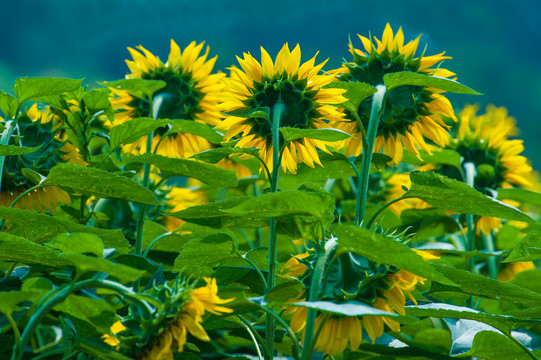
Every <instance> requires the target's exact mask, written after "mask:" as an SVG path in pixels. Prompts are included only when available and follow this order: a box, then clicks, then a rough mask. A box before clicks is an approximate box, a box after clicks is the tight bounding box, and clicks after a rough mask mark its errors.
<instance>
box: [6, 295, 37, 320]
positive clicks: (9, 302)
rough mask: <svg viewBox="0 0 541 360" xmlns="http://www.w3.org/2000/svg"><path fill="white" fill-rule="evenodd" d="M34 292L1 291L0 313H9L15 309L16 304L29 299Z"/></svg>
mask: <svg viewBox="0 0 541 360" xmlns="http://www.w3.org/2000/svg"><path fill="white" fill-rule="evenodd" d="M34 295H35V293H33V292H31V291H3V292H2V301H0V313H3V314H6V315H8V314H11V313H12V312H13V311H15V310H16V309H17V305H19V304H20V303H22V302H24V301H28V300H31V299H32V298H33V297H34Z"/></svg>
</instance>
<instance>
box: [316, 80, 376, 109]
mask: <svg viewBox="0 0 541 360" xmlns="http://www.w3.org/2000/svg"><path fill="white" fill-rule="evenodd" d="M325 88H338V89H346V90H347V91H346V93H345V94H344V95H343V96H344V97H345V98H347V99H348V100H347V101H346V102H343V103H341V104H338V105H337V106H338V107H341V108H344V109H346V110H348V111H350V112H352V113H356V112H357V108H358V107H359V104H360V103H361V102H362V101H363V100H364V99H366V98H367V97H369V96H371V95H373V94H374V93H375V92H376V91H377V89H376V88H375V87H373V86H372V85H369V84H367V83H363V82H360V81H333V82H331V83H330V84H328V85H326V86H325Z"/></svg>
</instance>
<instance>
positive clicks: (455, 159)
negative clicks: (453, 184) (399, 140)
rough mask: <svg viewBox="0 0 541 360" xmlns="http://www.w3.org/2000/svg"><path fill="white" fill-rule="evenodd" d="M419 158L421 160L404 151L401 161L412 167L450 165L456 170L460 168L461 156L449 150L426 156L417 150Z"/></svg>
mask: <svg viewBox="0 0 541 360" xmlns="http://www.w3.org/2000/svg"><path fill="white" fill-rule="evenodd" d="M419 156H420V157H421V159H422V160H419V158H418V157H417V156H415V155H413V154H412V153H410V152H409V151H404V157H403V161H404V162H406V163H408V164H412V165H421V164H425V163H429V164H437V165H451V166H454V167H456V168H460V166H461V164H462V156H461V155H460V154H459V153H458V152H456V151H455V150H451V149H440V150H436V151H434V152H432V155H430V154H428V153H427V152H426V151H424V150H419Z"/></svg>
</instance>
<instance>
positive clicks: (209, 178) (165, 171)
mask: <svg viewBox="0 0 541 360" xmlns="http://www.w3.org/2000/svg"><path fill="white" fill-rule="evenodd" d="M126 162H127V163H131V162H140V163H147V164H151V165H154V166H156V167H157V168H158V169H160V172H161V174H162V175H163V176H164V177H167V178H168V177H173V176H187V177H192V178H194V179H197V180H200V181H202V182H204V183H205V184H209V185H210V186H215V187H222V186H235V185H237V175H236V170H226V169H222V168H220V167H217V166H213V165H209V164H207V163H203V162H200V161H195V160H187V159H173V158H169V157H165V156H161V155H156V154H143V155H139V156H131V157H129V158H128V159H127V160H126Z"/></svg>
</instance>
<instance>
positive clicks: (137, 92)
mask: <svg viewBox="0 0 541 360" xmlns="http://www.w3.org/2000/svg"><path fill="white" fill-rule="evenodd" d="M99 84H100V85H102V86H107V87H108V88H114V89H117V90H125V91H127V92H128V93H130V95H132V96H135V97H138V98H143V97H144V96H146V97H147V98H149V99H150V98H152V94H154V93H155V92H156V91H158V90H160V89H161V88H163V87H164V86H165V85H166V83H165V81H162V80H146V79H122V80H117V81H111V82H103V83H99Z"/></svg>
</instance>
